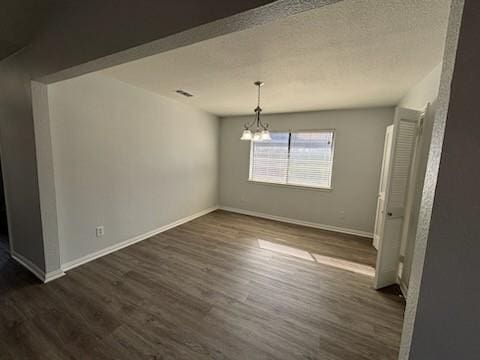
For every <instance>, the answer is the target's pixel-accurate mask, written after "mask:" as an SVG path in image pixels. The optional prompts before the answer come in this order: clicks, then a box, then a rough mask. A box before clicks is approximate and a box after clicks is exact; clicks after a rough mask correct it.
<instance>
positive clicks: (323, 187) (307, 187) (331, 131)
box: [248, 129, 337, 191]
mask: <svg viewBox="0 0 480 360" xmlns="http://www.w3.org/2000/svg"><path fill="white" fill-rule="evenodd" d="M270 132H271V133H290V134H296V133H325V132H328V133H332V134H333V137H332V172H331V176H330V186H329V187H326V186H309V185H295V184H282V183H276V182H269V181H258V180H252V167H253V161H252V160H253V147H254V142H253V141H251V142H250V158H249V171H248V182H251V183H255V184H261V185H271V186H280V187H288V188H300V189H308V190H320V191H332V190H333V178H334V176H333V174H334V169H335V145H336V144H335V143H336V138H337V134H336V130H335V129H321V130H319V129H315V130H310V129H305V130H285V131H270ZM288 156H289V158H290V150H289V151H288Z"/></svg>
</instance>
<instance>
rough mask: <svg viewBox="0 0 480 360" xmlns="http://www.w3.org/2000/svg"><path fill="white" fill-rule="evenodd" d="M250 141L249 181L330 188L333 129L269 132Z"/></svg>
mask: <svg viewBox="0 0 480 360" xmlns="http://www.w3.org/2000/svg"><path fill="white" fill-rule="evenodd" d="M271 137H272V140H268V141H258V142H255V141H252V142H251V150H250V176H249V180H250V181H258V182H266V183H273V184H283V185H296V186H306V187H315V188H325V189H330V188H331V181H332V166H333V150H334V132H333V131H311V132H306V131H305V132H303V131H302V132H272V133H271Z"/></svg>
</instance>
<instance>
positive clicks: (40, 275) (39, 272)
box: [11, 251, 65, 283]
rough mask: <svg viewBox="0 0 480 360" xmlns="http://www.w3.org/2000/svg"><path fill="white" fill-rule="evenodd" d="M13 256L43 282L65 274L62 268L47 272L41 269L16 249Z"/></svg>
mask: <svg viewBox="0 0 480 360" xmlns="http://www.w3.org/2000/svg"><path fill="white" fill-rule="evenodd" d="M11 256H12V258H13V259H14V260H15V261H17V262H18V263H19V264H20V265H22V266H24V267H25V268H26V269H28V270H29V271H30V272H31V273H32V274H33V275H35V276H36V277H37V278H38V279H39V280H40V281H41V282H43V283H48V282H49V281H52V280H55V279H58V278H60V277H62V276H64V275H65V273H64V272H63V270H61V269H58V270H55V271H51V272H47V273H45V271H43V270H42V269H40V268H39V267H38V266H37V265H35V264H34V263H33V262H31V261H30V260H28V259H27V258H26V257H24V256H22V255H20V254H18V253H16V252H15V251H12V253H11Z"/></svg>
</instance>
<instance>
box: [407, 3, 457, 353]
mask: <svg viewBox="0 0 480 360" xmlns="http://www.w3.org/2000/svg"><path fill="white" fill-rule="evenodd" d="M464 5H465V1H464V0H452V6H451V9H450V15H449V24H448V30H447V38H446V41H445V53H444V58H443V65H442V75H441V81H440V90H439V95H438V109H437V112H436V114H435V120H434V124H433V132H432V140H431V144H430V150H429V155H428V164H427V171H426V176H425V185H424V188H423V192H422V201H421V205H420V208H421V210H420V214H419V220H418V226H417V236H416V239H415V249H414V255H413V263H412V270H411V275H410V280H409V287H408V297H407V299H406V300H407V301H406V308H405V317H404V322H403V330H402V338H401V343H400V353H399V360H407V359H409V358H410V350H411V345H412V339H413V335H414V328H415V319H416V316H417V306H418V300H419V297H420V287H421V282H422V275H423V267H424V262H425V255H426V252H427V241H428V236H429V232H430V221H431V217H432V211H433V205H434V198H435V190H436V184H437V178H438V171H439V167H440V158H441V154H442V147H443V138H444V133H445V125H446V121H447V114H448V107H449V103H450V92H451V84H452V79H453V72H454V69H455V59H456V55H457V46H458V40H459V35H460V26H461V23H462V16H463V8H464Z"/></svg>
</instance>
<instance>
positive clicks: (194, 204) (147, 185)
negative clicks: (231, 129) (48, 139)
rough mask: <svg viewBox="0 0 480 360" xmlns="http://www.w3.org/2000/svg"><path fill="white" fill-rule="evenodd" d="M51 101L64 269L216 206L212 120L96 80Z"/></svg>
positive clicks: (68, 87) (62, 89) (61, 88)
mask: <svg viewBox="0 0 480 360" xmlns="http://www.w3.org/2000/svg"><path fill="white" fill-rule="evenodd" d="M48 95H49V102H50V121H51V129H52V145H53V146H52V147H53V158H54V169H55V184H56V190H57V212H58V228H59V238H60V249H61V259H62V264H64V263H68V262H71V261H74V260H76V259H78V258H80V257H83V256H85V255H88V254H91V253H93V252H95V251H98V250H101V249H104V248H106V247H108V246H112V245H115V244H117V243H119V242H121V241H125V240H128V239H130V238H133V237H135V236H138V235H141V234H145V233H147V232H150V231H152V230H155V229H157V228H159V227H162V226H164V225H167V224H170V223H172V222H174V221H176V220H179V219H182V218H184V217H187V216H190V215H193V214H195V213H197V212H200V211H202V210H205V209H207V208H211V207H213V206H216V205H217V203H218V199H217V194H218V129H219V123H218V119H217V118H216V117H215V116H213V115H210V114H207V113H205V112H203V111H200V110H196V109H194V108H190V107H188V106H186V105H182V104H180V103H177V102H175V101H172V100H169V99H166V98H164V97H161V96H159V95H157V94H154V93H151V92H148V91H145V90H142V89H140V88H137V87H133V86H131V85H128V84H126V83H123V82H120V81H118V80H114V79H112V78H109V77H106V76H104V75H101V74H98V73H97V74H90V75H85V76H82V77H79V78H75V79H71V80H67V81H64V82H60V83H57V84H54V85H50V86H49V89H48ZM79 99H81V101H79ZM97 225H104V226H105V236H103V237H101V238H96V234H95V228H96V226H97Z"/></svg>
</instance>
